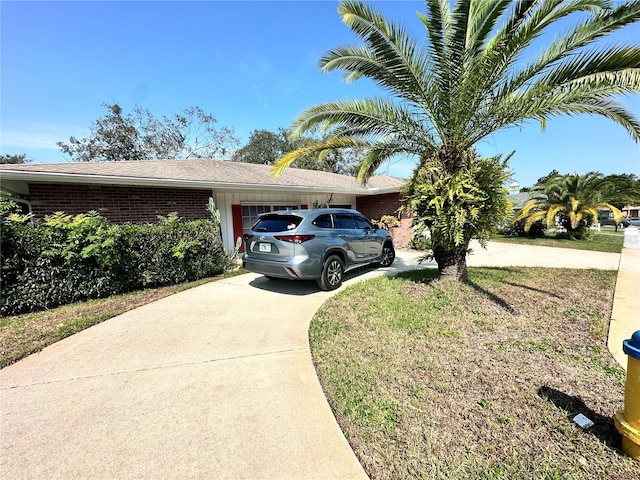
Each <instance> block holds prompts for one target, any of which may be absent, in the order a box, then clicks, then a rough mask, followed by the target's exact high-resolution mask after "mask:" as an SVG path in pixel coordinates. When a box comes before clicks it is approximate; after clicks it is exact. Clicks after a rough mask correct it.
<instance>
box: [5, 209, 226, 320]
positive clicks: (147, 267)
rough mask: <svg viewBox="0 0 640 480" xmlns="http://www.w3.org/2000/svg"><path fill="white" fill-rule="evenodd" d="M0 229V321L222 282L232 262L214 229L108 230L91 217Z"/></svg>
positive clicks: (15, 222) (166, 225) (59, 216)
mask: <svg viewBox="0 0 640 480" xmlns="http://www.w3.org/2000/svg"><path fill="white" fill-rule="evenodd" d="M24 220H25V217H21V216H19V215H11V216H9V217H7V218H6V219H4V221H3V222H2V224H1V225H0V236H1V245H0V258H1V268H0V289H1V292H2V295H1V296H0V314H1V315H2V316H6V315H15V314H19V313H24V312H32V311H37V310H43V309H47V308H52V307H56V306H59V305H65V304H68V303H73V302H77V301H82V300H87V299H91V298H101V297H107V296H111V295H115V294H119V293H125V292H130V291H133V290H138V289H141V288H145V287H154V286H161V285H171V284H176V283H182V282H186V281H192V280H197V279H199V278H205V277H209V276H213V275H217V274H220V273H222V272H224V271H225V269H226V268H228V266H229V265H230V258H229V256H228V255H227V253H226V252H225V251H224V248H223V247H222V244H221V242H220V241H219V240H218V235H217V233H216V232H217V226H216V225H215V223H214V222H210V221H205V220H197V221H192V222H182V221H180V219H179V218H178V217H177V216H176V215H170V216H169V217H166V218H161V220H160V222H159V224H155V225H110V224H108V223H107V222H106V220H105V219H104V218H102V217H101V216H99V215H98V214H97V213H96V212H89V213H87V214H81V215H76V216H70V215H64V214H63V213H56V214H55V215H51V216H49V217H47V218H46V219H45V221H44V222H35V223H32V222H29V221H24Z"/></svg>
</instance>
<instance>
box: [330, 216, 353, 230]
mask: <svg viewBox="0 0 640 480" xmlns="http://www.w3.org/2000/svg"><path fill="white" fill-rule="evenodd" d="M334 218H335V221H336V228H349V229H351V230H354V229H355V228H356V223H355V221H354V220H353V216H352V215H348V214H344V213H338V214H336V215H335V216H334Z"/></svg>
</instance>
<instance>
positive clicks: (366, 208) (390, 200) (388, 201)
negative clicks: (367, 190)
mask: <svg viewBox="0 0 640 480" xmlns="http://www.w3.org/2000/svg"><path fill="white" fill-rule="evenodd" d="M401 205H402V202H401V201H400V194H399V193H386V194H384V195H371V196H368V197H358V198H356V210H358V211H359V212H361V213H363V214H365V215H366V216H367V217H369V218H371V219H374V220H380V217H382V216H383V215H391V216H394V217H397V216H398V212H397V210H398V208H400V206H401Z"/></svg>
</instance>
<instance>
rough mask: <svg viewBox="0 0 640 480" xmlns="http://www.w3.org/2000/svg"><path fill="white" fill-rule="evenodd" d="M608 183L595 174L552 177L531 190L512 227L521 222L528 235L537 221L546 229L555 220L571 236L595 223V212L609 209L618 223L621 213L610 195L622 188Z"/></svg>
mask: <svg viewBox="0 0 640 480" xmlns="http://www.w3.org/2000/svg"><path fill="white" fill-rule="evenodd" d="M611 182H612V180H611V179H610V178H609V177H606V178H605V177H604V176H603V175H602V174H601V173H598V172H589V173H587V174H585V175H580V174H577V173H575V174H573V175H559V174H556V175H553V176H551V177H549V178H548V179H547V180H546V181H545V182H544V183H542V184H540V185H537V186H536V187H535V188H534V190H533V198H531V200H529V201H528V202H527V203H526V204H525V206H524V207H522V209H520V211H519V212H518V213H517V214H516V216H515V217H514V219H513V221H512V224H515V223H517V222H519V221H524V231H525V232H528V231H529V229H530V228H531V226H532V225H533V224H534V223H536V222H537V221H540V220H545V221H546V223H547V227H549V228H551V227H553V226H554V224H555V223H556V221H557V222H558V223H559V224H560V226H562V227H563V228H565V230H566V231H567V234H569V236H572V237H573V236H576V234H579V233H580V232H581V231H582V230H585V229H587V228H588V227H589V226H591V225H592V224H594V223H596V221H597V219H598V210H602V209H609V210H611V211H612V212H613V218H614V221H615V222H616V223H620V222H621V221H622V212H621V211H620V210H619V209H618V208H616V207H615V206H614V205H612V203H610V202H612V200H613V199H612V198H611V197H609V195H612V194H613V193H614V192H620V191H621V189H623V188H624V187H621V186H620V185H618V186H617V187H614V186H613V185H612V183H611Z"/></svg>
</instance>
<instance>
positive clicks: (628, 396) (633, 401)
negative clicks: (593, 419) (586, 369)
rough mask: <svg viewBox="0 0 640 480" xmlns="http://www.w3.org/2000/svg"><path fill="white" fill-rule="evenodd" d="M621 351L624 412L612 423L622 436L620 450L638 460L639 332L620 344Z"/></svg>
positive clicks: (639, 439)
mask: <svg viewBox="0 0 640 480" xmlns="http://www.w3.org/2000/svg"><path fill="white" fill-rule="evenodd" d="M622 349H623V351H624V353H626V354H627V356H628V358H627V380H626V382H625V387H624V410H623V411H620V412H617V413H616V416H615V418H614V423H615V425H616V428H617V429H618V431H619V432H620V433H621V434H622V450H624V452H625V453H626V454H627V455H629V456H630V457H632V458H635V459H636V460H640V330H638V331H637V332H635V333H634V334H633V335H632V336H631V338H630V339H629V340H625V341H624V342H622Z"/></svg>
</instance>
